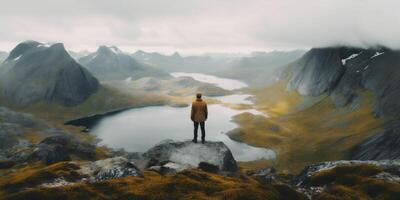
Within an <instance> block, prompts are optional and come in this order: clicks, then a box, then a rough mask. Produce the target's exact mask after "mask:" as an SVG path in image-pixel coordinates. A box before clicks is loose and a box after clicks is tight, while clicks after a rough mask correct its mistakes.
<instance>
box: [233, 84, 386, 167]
mask: <svg viewBox="0 0 400 200" xmlns="http://www.w3.org/2000/svg"><path fill="white" fill-rule="evenodd" d="M251 92H252V93H253V94H254V95H255V97H256V105H257V108H258V109H260V110H261V111H263V112H264V113H266V114H268V115H269V116H270V118H266V117H263V116H255V115H252V114H249V113H245V114H241V115H238V116H236V117H235V118H234V121H235V122H236V123H238V124H239V125H240V128H237V129H235V130H233V131H232V132H231V133H230V137H231V138H232V139H234V140H238V141H242V142H245V143H248V144H251V145H254V146H259V147H266V148H272V149H274V150H276V151H277V153H278V157H277V160H275V161H274V162H273V163H269V164H270V165H273V166H275V167H277V168H278V169H279V170H288V171H291V172H298V171H299V170H301V169H302V168H303V167H304V166H306V165H309V164H312V163H315V162H320V161H328V160H338V159H348V158H349V153H350V151H351V150H352V148H353V147H354V146H355V145H357V144H359V143H360V142H361V141H363V140H364V139H366V138H367V137H369V136H371V135H373V134H375V133H377V132H378V131H380V130H381V126H382V124H383V123H384V121H385V120H384V119H377V118H375V117H374V116H373V103H374V99H375V98H374V97H373V95H372V94H371V93H369V92H367V91H360V94H361V95H362V98H361V99H360V102H359V104H358V105H357V106H348V107H343V108H337V107H335V106H334V104H333V103H332V102H331V100H330V98H329V97H328V96H326V95H322V96H319V97H305V96H301V95H299V94H298V93H297V92H296V91H286V82H285V81H281V82H278V83H276V84H274V85H272V86H269V87H267V88H263V89H257V90H253V91H251Z"/></svg>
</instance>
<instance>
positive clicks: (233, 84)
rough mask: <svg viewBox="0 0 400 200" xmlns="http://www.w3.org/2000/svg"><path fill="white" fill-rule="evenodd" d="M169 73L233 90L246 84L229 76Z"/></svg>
mask: <svg viewBox="0 0 400 200" xmlns="http://www.w3.org/2000/svg"><path fill="white" fill-rule="evenodd" d="M171 75H172V76H173V77H192V78H193V79H194V80H197V81H201V82H206V83H211V84H215V85H216V86H218V87H220V88H223V89H226V90H235V89H240V88H244V87H247V86H248V85H247V84H246V83H244V82H242V81H238V80H234V79H229V78H220V77H217V76H212V75H207V74H201V73H186V72H174V73H171Z"/></svg>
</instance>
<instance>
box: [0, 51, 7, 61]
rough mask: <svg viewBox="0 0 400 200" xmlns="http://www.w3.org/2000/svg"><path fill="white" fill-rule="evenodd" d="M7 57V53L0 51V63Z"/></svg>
mask: <svg viewBox="0 0 400 200" xmlns="http://www.w3.org/2000/svg"><path fill="white" fill-rule="evenodd" d="M7 56H8V53H7V52H4V51H0V63H1V62H3V61H4V60H5V59H6V58H7Z"/></svg>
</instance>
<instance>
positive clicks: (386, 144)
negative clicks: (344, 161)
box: [352, 124, 400, 160]
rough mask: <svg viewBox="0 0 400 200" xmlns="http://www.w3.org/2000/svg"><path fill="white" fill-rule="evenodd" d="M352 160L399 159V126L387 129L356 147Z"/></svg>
mask: <svg viewBox="0 0 400 200" xmlns="http://www.w3.org/2000/svg"><path fill="white" fill-rule="evenodd" d="M352 159H357V160H383V159H400V124H397V125H394V126H390V127H387V128H386V130H385V131H383V132H382V133H380V134H378V135H374V136H372V137H371V138H368V139H367V140H366V141H364V142H363V143H361V144H359V145H358V146H356V148H355V149H354V151H353V153H352Z"/></svg>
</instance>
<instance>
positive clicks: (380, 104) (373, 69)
mask: <svg viewBox="0 0 400 200" xmlns="http://www.w3.org/2000/svg"><path fill="white" fill-rule="evenodd" d="M286 76H287V77H289V84H288V87H287V88H288V89H289V90H293V89H295V90H297V91H298V92H299V93H300V94H303V95H311V96H318V95H321V94H323V93H325V92H327V93H328V94H329V97H330V99H331V100H332V102H333V103H334V104H335V105H336V106H337V107H344V106H350V107H352V108H354V109H357V107H358V106H359V102H360V101H361V100H362V98H363V97H362V93H363V92H365V91H366V92H371V93H372V94H373V96H374V99H375V101H376V102H375V103H374V105H373V109H374V115H375V116H383V117H385V118H388V119H389V121H388V122H387V125H386V126H385V131H383V132H382V133H381V134H379V135H377V136H373V137H371V138H369V139H367V140H366V141H365V142H363V143H362V144H360V145H359V146H357V147H356V148H355V150H354V152H353V158H356V159H394V158H400V151H399V148H398V146H399V145H400V142H399V140H398V138H399V137H400V132H399V129H398V125H397V124H399V119H400V114H399V113H400V102H399V101H398V99H399V98H400V82H399V80H400V51H395V50H390V49H386V48H377V49H357V48H343V47H342V48H323V49H312V50H310V51H309V52H308V53H307V54H306V55H305V56H304V57H302V58H301V59H299V60H298V61H296V62H294V63H292V64H291V65H290V66H289V68H288V71H287V72H286Z"/></svg>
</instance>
